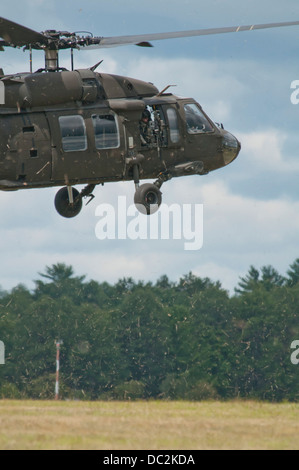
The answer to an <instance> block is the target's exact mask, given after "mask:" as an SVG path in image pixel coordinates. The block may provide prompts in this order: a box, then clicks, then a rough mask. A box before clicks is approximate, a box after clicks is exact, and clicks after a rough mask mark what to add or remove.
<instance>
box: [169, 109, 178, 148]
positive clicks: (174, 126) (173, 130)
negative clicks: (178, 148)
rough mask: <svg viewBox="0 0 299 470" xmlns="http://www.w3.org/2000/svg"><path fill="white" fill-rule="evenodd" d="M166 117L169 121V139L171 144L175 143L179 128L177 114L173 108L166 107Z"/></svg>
mask: <svg viewBox="0 0 299 470" xmlns="http://www.w3.org/2000/svg"><path fill="white" fill-rule="evenodd" d="M167 118H168V123H169V134H170V140H171V142H172V143H173V144H177V143H178V142H179V140H180V130H179V122H178V115H177V112H176V110H175V109H174V108H168V109H167Z"/></svg>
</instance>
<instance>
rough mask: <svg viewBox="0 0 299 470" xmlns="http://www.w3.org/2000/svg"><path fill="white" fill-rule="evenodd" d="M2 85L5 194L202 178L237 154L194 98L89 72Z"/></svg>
mask: <svg viewBox="0 0 299 470" xmlns="http://www.w3.org/2000/svg"><path fill="white" fill-rule="evenodd" d="M0 83H1V87H0V92H1V94H2V101H3V104H1V105H0V120H1V127H0V137H1V138H0V189H1V190H5V191H9V190H10V191H11V190H18V189H28V188H37V187H52V186H69V187H70V186H74V185H77V184H87V185H97V184H104V183H106V182H113V181H127V180H133V179H134V180H135V179H136V172H135V170H134V168H135V169H136V168H137V170H138V179H139V178H140V179H152V178H159V177H160V176H159V175H164V176H162V179H163V180H164V181H166V180H167V179H170V178H172V177H175V176H184V175H192V174H201V175H203V174H206V173H208V172H210V171H213V170H216V169H218V168H221V167H223V166H225V165H227V164H229V163H230V162H231V161H233V160H234V159H235V158H236V157H237V155H238V153H239V151H240V143H239V142H238V140H237V139H236V138H235V137H234V136H232V135H231V134H230V133H229V132H227V131H225V130H224V129H223V128H221V127H220V126H217V125H215V124H214V123H213V122H212V121H211V120H210V119H209V117H208V116H207V115H206V114H205V113H204V112H203V110H202V108H201V106H200V105H199V104H198V103H197V102H196V101H195V100H193V99H190V98H178V97H177V96H175V95H173V94H170V93H163V92H162V93H159V91H158V89H157V88H156V87H155V86H154V85H153V84H151V83H147V82H143V81H140V80H136V79H131V78H127V77H121V76H116V75H109V74H99V73H96V72H94V71H92V70H90V69H87V70H77V71H73V72H69V71H62V72H55V73H35V74H19V75H13V76H4V77H2V78H1V82H0ZM145 111H146V113H147V120H146V119H143V115H144V112H145ZM161 181H162V180H161ZM135 182H136V181H135ZM161 184H162V183H161Z"/></svg>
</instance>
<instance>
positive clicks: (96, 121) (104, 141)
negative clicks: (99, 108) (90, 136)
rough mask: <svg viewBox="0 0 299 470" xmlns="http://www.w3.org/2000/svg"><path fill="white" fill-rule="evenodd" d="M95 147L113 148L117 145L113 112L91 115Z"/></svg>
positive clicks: (117, 137)
mask: <svg viewBox="0 0 299 470" xmlns="http://www.w3.org/2000/svg"><path fill="white" fill-rule="evenodd" d="M91 118H92V122H93V128H94V135H95V143H96V148H97V149H98V150H101V149H115V148H118V147H119V144H120V142H119V132H118V127H117V122H116V119H115V116H114V114H102V115H96V114H94V115H92V116H91Z"/></svg>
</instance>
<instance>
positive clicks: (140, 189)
mask: <svg viewBox="0 0 299 470" xmlns="http://www.w3.org/2000/svg"><path fill="white" fill-rule="evenodd" d="M133 178H134V183H135V188H136V192H135V196H134V202H135V205H136V207H137V209H138V210H139V212H141V213H142V214H146V215H151V214H154V213H155V212H157V210H158V209H159V207H160V205H161V203H162V193H161V191H160V188H161V186H162V184H163V183H164V181H167V180H168V179H170V178H168V177H165V176H162V175H160V176H159V178H158V179H157V181H155V183H153V184H151V183H146V184H142V185H141V186H139V166H138V165H137V164H135V165H133Z"/></svg>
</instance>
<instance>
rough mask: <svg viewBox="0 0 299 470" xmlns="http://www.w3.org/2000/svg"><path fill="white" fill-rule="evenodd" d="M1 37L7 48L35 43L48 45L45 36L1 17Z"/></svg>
mask: <svg viewBox="0 0 299 470" xmlns="http://www.w3.org/2000/svg"><path fill="white" fill-rule="evenodd" d="M0 37H1V38H3V39H4V41H5V43H6V44H5V45H6V46H9V45H13V46H26V45H29V44H33V43H41V44H47V38H46V36H44V35H43V34H40V33H37V32H36V31H33V30H32V29H29V28H26V27H25V26H22V25H19V24H17V23H14V22H13V21H10V20H6V19H5V18H1V17H0Z"/></svg>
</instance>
